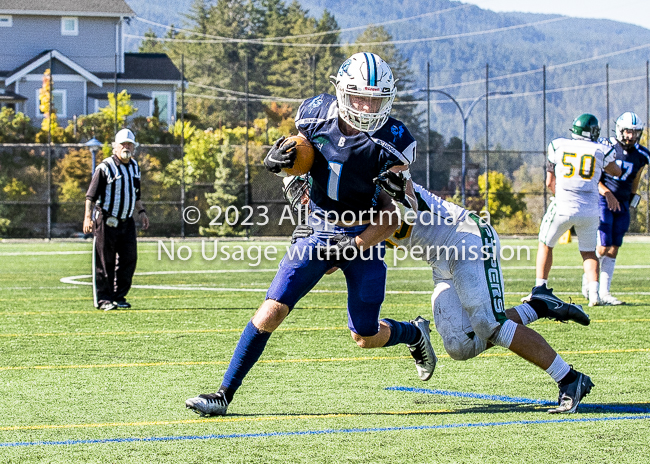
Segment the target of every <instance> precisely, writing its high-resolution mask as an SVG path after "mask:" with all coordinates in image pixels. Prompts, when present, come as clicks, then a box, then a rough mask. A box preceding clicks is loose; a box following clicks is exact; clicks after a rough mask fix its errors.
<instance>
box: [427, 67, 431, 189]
mask: <svg viewBox="0 0 650 464" xmlns="http://www.w3.org/2000/svg"><path fill="white" fill-rule="evenodd" d="M430 75H431V64H430V63H429V62H428V61H427V158H426V167H427V190H431V180H430V176H431V86H430V85H429V82H430V81H429V77H430Z"/></svg>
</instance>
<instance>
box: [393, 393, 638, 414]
mask: <svg viewBox="0 0 650 464" xmlns="http://www.w3.org/2000/svg"><path fill="white" fill-rule="evenodd" d="M386 390H392V391H403V392H408V393H422V394H425V395H442V396H455V397H459V398H476V399H479V400H488V401H502V402H504V403H516V404H539V405H541V406H556V405H557V402H556V401H548V400H535V399H532V398H520V397H516V396H504V395H485V394H483V393H472V392H459V391H451V390H435V389H428V388H411V387H387V388H386ZM580 407H581V408H587V409H597V410H598V409H600V410H603V411H607V412H620V413H626V414H630V413H650V408H642V407H636V406H617V405H608V404H589V403H580Z"/></svg>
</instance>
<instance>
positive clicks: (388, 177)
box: [373, 170, 407, 201]
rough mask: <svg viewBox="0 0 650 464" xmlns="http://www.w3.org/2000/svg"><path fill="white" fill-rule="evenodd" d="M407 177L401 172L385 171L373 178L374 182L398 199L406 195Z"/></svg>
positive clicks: (402, 198) (401, 199) (400, 199)
mask: <svg viewBox="0 0 650 464" xmlns="http://www.w3.org/2000/svg"><path fill="white" fill-rule="evenodd" d="M406 181H407V179H406V177H404V176H403V175H402V173H401V172H399V173H396V172H393V171H390V170H389V171H384V172H382V173H381V174H379V176H377V177H375V178H374V179H373V182H374V183H375V184H376V185H378V186H380V187H381V188H382V189H383V190H384V192H386V193H387V194H388V195H390V196H391V197H392V198H394V199H395V200H398V201H403V200H404V198H405V197H406Z"/></svg>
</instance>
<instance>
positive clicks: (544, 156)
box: [542, 65, 547, 214]
mask: <svg viewBox="0 0 650 464" xmlns="http://www.w3.org/2000/svg"><path fill="white" fill-rule="evenodd" d="M542 102H543V104H542V107H543V111H544V117H543V120H544V125H543V132H544V135H543V137H542V138H543V140H544V150H543V151H542V172H543V173H544V175H543V176H542V178H543V179H544V182H543V184H544V214H546V197H547V193H546V175H547V174H546V65H544V68H543V72H542Z"/></svg>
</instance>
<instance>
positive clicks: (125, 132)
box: [115, 129, 135, 145]
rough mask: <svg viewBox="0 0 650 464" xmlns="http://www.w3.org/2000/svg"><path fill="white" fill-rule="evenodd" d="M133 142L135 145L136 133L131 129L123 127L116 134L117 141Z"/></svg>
mask: <svg viewBox="0 0 650 464" xmlns="http://www.w3.org/2000/svg"><path fill="white" fill-rule="evenodd" d="M125 142H131V143H132V144H134V145H135V135H134V134H133V132H131V130H130V129H122V130H121V131H119V132H118V133H117V134H115V143H120V144H121V143H125Z"/></svg>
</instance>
